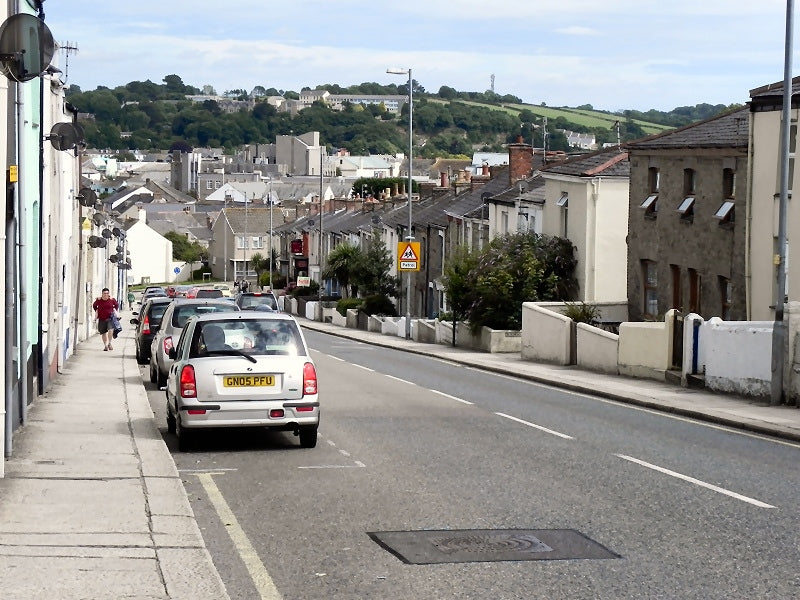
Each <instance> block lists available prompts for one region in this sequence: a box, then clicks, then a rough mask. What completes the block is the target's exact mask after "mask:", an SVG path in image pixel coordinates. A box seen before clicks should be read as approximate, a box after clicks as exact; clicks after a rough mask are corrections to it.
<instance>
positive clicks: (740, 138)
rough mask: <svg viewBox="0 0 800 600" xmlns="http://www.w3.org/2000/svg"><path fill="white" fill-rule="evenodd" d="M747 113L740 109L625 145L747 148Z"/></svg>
mask: <svg viewBox="0 0 800 600" xmlns="http://www.w3.org/2000/svg"><path fill="white" fill-rule="evenodd" d="M749 111H750V109H749V108H742V109H739V110H735V111H733V112H729V113H726V114H721V115H717V116H716V117H711V118H710V119H706V120H705V121H700V122H698V123H692V124H691V125H686V126H685V127H681V128H679V129H673V130H672V131H666V132H664V133H660V134H657V135H653V136H650V137H647V138H643V139H642V140H639V141H633V142H629V143H628V144H626V147H628V148H631V149H633V150H650V149H657V150H660V149H683V148H747V142H748V140H747V138H748V130H749V125H748V123H749V121H748V120H749V118H750V112H749Z"/></svg>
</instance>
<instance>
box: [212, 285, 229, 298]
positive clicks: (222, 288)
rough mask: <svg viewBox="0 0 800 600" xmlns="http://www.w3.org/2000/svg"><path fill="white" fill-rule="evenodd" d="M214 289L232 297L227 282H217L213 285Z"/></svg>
mask: <svg viewBox="0 0 800 600" xmlns="http://www.w3.org/2000/svg"><path fill="white" fill-rule="evenodd" d="M214 289H215V290H219V291H221V292H222V295H223V296H224V297H226V298H232V297H233V293H232V292H231V286H229V285H228V284H227V283H218V284H216V285H215V286H214Z"/></svg>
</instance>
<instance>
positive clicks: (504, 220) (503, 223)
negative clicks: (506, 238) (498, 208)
mask: <svg viewBox="0 0 800 600" xmlns="http://www.w3.org/2000/svg"><path fill="white" fill-rule="evenodd" d="M500 223H501V226H502V228H503V233H508V213H507V212H504V213H503V214H502V215H501V217H500Z"/></svg>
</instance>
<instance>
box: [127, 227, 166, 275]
mask: <svg viewBox="0 0 800 600" xmlns="http://www.w3.org/2000/svg"><path fill="white" fill-rule="evenodd" d="M127 240H128V250H129V251H130V253H131V269H130V271H129V272H128V274H129V276H130V281H132V282H134V283H139V282H141V281H142V278H143V277H149V278H150V281H151V282H152V283H164V282H168V281H174V278H175V274H174V273H173V272H172V242H170V241H169V240H168V239H167V238H165V237H164V236H163V235H161V234H160V233H158V232H157V231H155V230H154V229H151V228H150V227H148V226H147V224H146V223H145V222H144V221H138V222H137V223H135V224H134V225H132V226H131V227H130V229H128V232H127Z"/></svg>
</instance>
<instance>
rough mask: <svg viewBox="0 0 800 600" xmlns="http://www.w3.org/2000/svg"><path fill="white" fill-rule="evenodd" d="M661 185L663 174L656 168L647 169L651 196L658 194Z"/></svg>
mask: <svg viewBox="0 0 800 600" xmlns="http://www.w3.org/2000/svg"><path fill="white" fill-rule="evenodd" d="M660 185H661V174H660V173H659V171H658V169H657V168H656V167H650V168H649V169H647V186H648V189H649V190H650V193H651V194H657V193H658V188H659V186H660Z"/></svg>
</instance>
